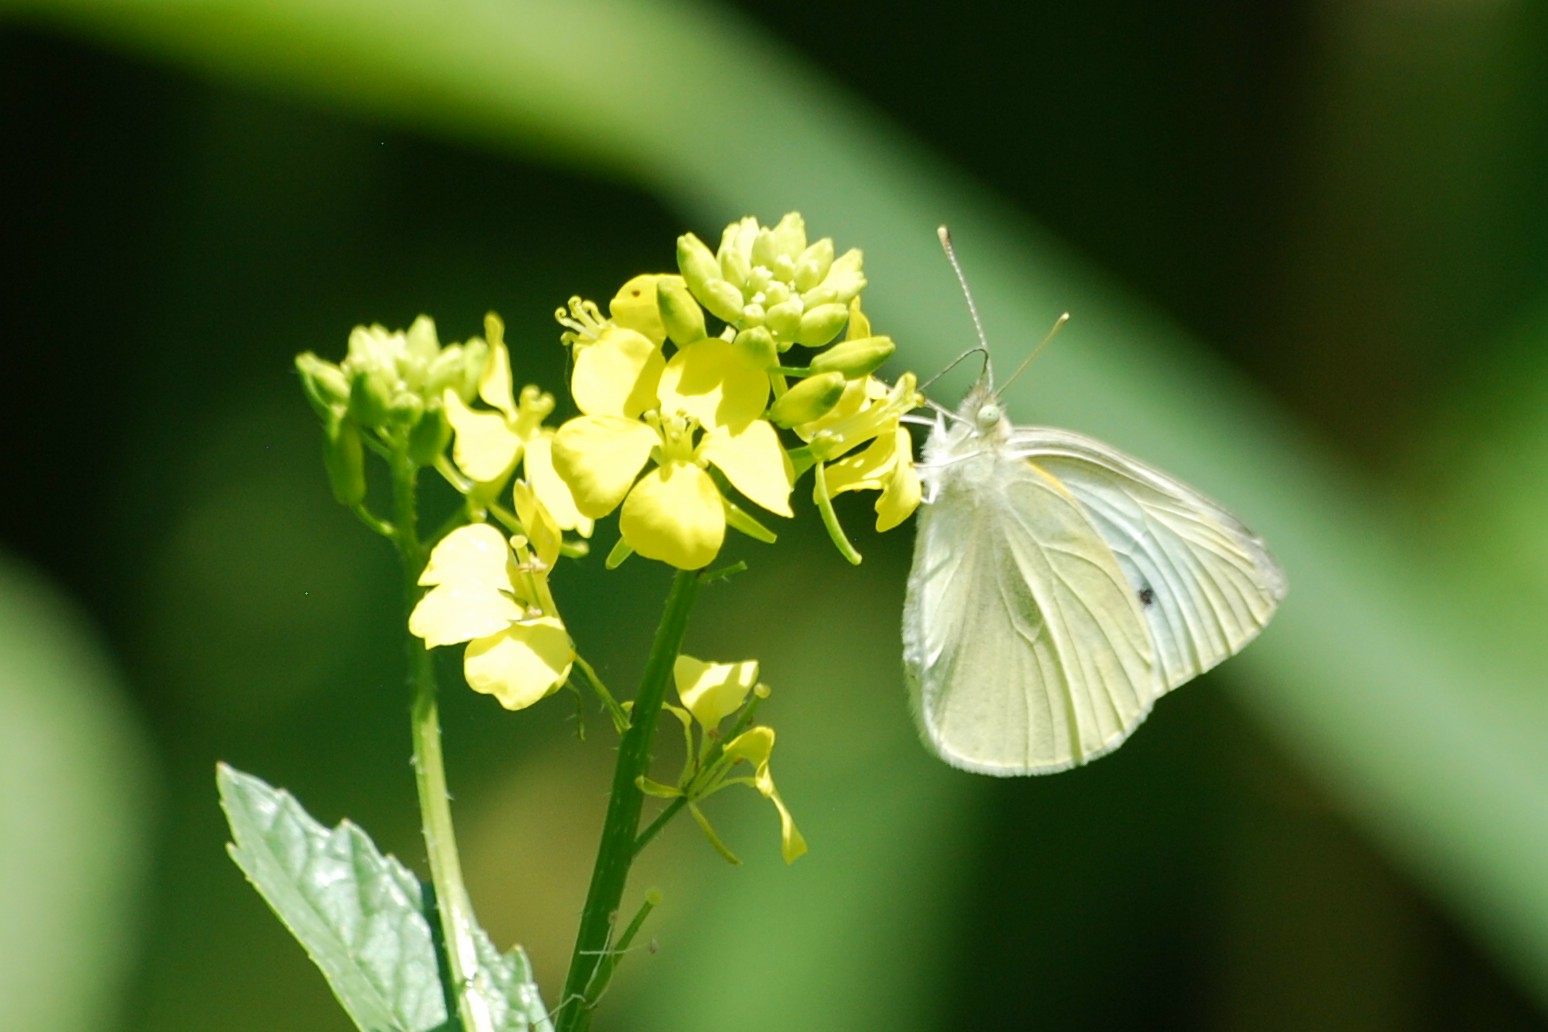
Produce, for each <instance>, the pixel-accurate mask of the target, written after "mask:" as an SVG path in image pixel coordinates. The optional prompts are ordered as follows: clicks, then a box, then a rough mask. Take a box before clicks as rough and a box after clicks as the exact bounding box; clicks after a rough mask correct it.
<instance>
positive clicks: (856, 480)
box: [826, 431, 907, 495]
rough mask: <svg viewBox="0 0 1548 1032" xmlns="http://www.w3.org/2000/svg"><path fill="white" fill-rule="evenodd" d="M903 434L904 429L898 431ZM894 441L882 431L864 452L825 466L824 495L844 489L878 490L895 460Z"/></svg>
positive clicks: (896, 452) (895, 437)
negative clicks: (825, 481) (826, 486)
mask: <svg viewBox="0 0 1548 1032" xmlns="http://www.w3.org/2000/svg"><path fill="white" fill-rule="evenodd" d="M902 433H903V434H904V435H905V436H907V431H902ZM897 458H898V441H897V436H896V435H895V434H883V435H882V436H880V437H878V438H876V439H875V440H873V441H872V442H871V443H870V444H869V445H868V446H867V447H866V448H865V450H864V451H861V452H857V453H856V454H854V455H849V456H846V457H845V458H843V459H840V460H839V461H837V462H833V463H830V464H829V465H828V469H827V473H826V479H827V482H828V494H829V495H839V494H843V493H844V492H845V491H879V490H881V489H882V486H883V478H884V477H885V476H886V475H887V474H888V473H890V472H891V471H892V467H893V466H894V465H895V464H896V463H897Z"/></svg>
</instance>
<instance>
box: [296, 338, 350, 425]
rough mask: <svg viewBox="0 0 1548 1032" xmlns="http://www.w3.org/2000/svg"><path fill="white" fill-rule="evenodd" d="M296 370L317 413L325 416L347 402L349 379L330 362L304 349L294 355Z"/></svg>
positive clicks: (335, 411) (334, 412) (336, 411)
mask: <svg viewBox="0 0 1548 1032" xmlns="http://www.w3.org/2000/svg"><path fill="white" fill-rule="evenodd" d="M296 371H297V372H298V373H300V374H301V386H302V387H303V388H305V390H306V396H307V398H308V399H309V400H310V401H311V402H312V407H313V408H315V409H317V414H318V415H320V416H323V417H324V418H327V417H329V416H332V415H334V414H336V413H338V412H340V411H342V410H343V409H344V407H345V406H346V405H348V404H349V381H348V380H346V379H345V378H344V373H343V372H342V371H341V370H340V369H339V367H338V366H336V365H334V364H333V363H332V362H325V361H323V360H322V359H320V358H318V357H317V356H316V355H314V354H313V353H312V352H310V351H306V352H303V353H302V354H299V355H297V356H296Z"/></svg>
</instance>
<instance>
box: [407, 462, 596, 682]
mask: <svg viewBox="0 0 1548 1032" xmlns="http://www.w3.org/2000/svg"><path fill="white" fill-rule="evenodd" d="M517 503H518V508H527V510H528V512H527V513H526V515H525V517H524V520H525V521H526V522H528V524H529V525H530V526H532V527H534V528H540V527H541V528H545V529H542V530H538V533H537V537H538V538H543V537H547V538H548V540H546V541H539V543H538V545H537V548H536V550H535V549H534V547H533V545H532V542H530V541H529V540H528V539H527V538H524V537H518V538H515V539H512V540H511V541H510V542H508V541H507V540H506V538H505V535H503V534H502V533H500V531H498V530H496V529H495V528H494V527H492V526H490V525H488V524H487V523H475V524H471V525H469V526H465V527H459V528H457V529H456V530H454V531H452V532H451V533H450V534H448V535H446V537H444V538H442V539H441V541H440V542H439V543H438V544H437V545H436V546H435V548H434V549H433V550H432V551H431V553H430V561H429V562H428V563H427V564H426V565H425V569H424V572H423V573H422V574H421V575H420V578H419V583H420V584H422V585H425V586H429V587H430V588H431V590H430V591H429V592H428V593H427V594H426V595H425V597H424V598H422V599H420V601H419V604H418V605H417V606H415V607H414V611H413V612H412V613H410V614H409V632H410V633H411V634H413V635H415V636H416V637H419V638H422V639H424V642H425V648H431V649H433V648H437V647H439V646H441V645H453V644H457V643H458V642H467V643H468V647H467V651H466V652H465V653H464V654H463V672H464V674H465V676H466V677H467V681H468V685H469V687H471V688H472V689H473V690H474V691H477V692H483V693H485V694H487V695H493V696H494V697H495V698H496V699H497V700H498V701H499V703H500V705H502V706H504V707H505V708H506V709H509V710H519V709H524V708H526V707H527V706H530V705H532V704H533V703H534V702H537V701H538V700H540V699H543V698H545V697H547V696H548V695H551V694H553V693H554V692H556V691H558V690H559V687H560V686H561V685H563V684H564V683H565V681H566V679H568V677H569V676H570V666H571V664H572V663H573V662H574V659H575V649H574V646H573V645H572V644H571V642H570V635H569V632H567V631H566V630H565V628H564V624H563V623H562V622H561V621H560V619H559V616H558V613H557V611H556V610H555V609H554V606H553V599H552V596H551V595H550V594H549V592H548V583H547V576H548V567H549V565H550V564H551V562H552V557H553V556H556V555H557V554H558V546H557V534H558V530H557V527H554V526H553V524H552V523H551V522H549V523H546V524H545V523H544V521H543V518H542V516H541V515H539V514H538V512H537V511H536V510H535V509H534V508H533V507H534V506H537V504H538V503H537V502H536V500H535V498H534V497H533V496H532V494H531V493H530V491H527V492H518V496H517ZM550 520H551V517H550ZM550 542H553V543H552V544H550ZM513 549H514V551H513ZM538 551H546V552H549V553H550V554H549V558H547V559H546V560H545V558H543V557H542V556H540V555H539V554H537V552H538Z"/></svg>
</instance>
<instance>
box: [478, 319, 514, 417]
mask: <svg viewBox="0 0 1548 1032" xmlns="http://www.w3.org/2000/svg"><path fill="white" fill-rule="evenodd" d="M485 321H486V322H488V320H485ZM489 329H490V330H495V329H500V330H501V334H502V336H503V333H504V330H503V324H500V323H499V321H498V320H495V322H494V323H492V324H490V325H489ZM502 336H496V335H495V334H493V333H491V334H490V337H489V364H488V365H486V366H484V375H483V376H481V377H479V379H478V396H479V397H480V398H483V399H484V403H485V404H487V405H490V406H492V407H493V408H497V409H499V410H500V411H501V412H502V413H504V414H505V416H506V417H507V418H509V419H515V418H516V396H515V394H513V393H512V391H511V353H510V351H508V350H507V349H506V347H505V341H504V340H503V339H502Z"/></svg>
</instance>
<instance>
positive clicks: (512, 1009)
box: [216, 764, 551, 1032]
mask: <svg viewBox="0 0 1548 1032" xmlns="http://www.w3.org/2000/svg"><path fill="white" fill-rule="evenodd" d="M216 783H217V784H218V785H219V788H220V800H221V806H222V807H223V808H224V809H225V811H226V819H227V820H228V821H229V822H230V824H231V834H232V837H233V838H234V839H235V840H236V841H235V843H234V844H232V845H231V846H230V847H229V849H230V852H231V858H232V859H233V860H235V861H236V864H237V866H238V867H240V868H241V869H242V872H243V873H244V874H246V875H247V879H248V881H250V882H252V883H253V887H254V888H256V889H257V890H258V892H259V894H260V895H262V896H263V898H264V899H265V900H267V901H268V904H269V906H271V907H272V908H273V909H274V912H275V914H277V915H278V916H279V919H280V921H281V922H283V923H284V925H285V927H287V928H289V929H290V932H291V934H292V935H294V936H295V937H296V939H297V941H299V942H300V943H301V945H302V947H303V948H305V950H306V952H307V954H308V955H309V956H310V957H311V958H312V960H313V962H314V963H316V965H317V966H318V967H319V968H321V969H322V972H323V975H324V976H325V977H326V978H327V979H328V984H329V985H330V986H331V987H332V989H333V992H334V995H335V996H337V997H338V999H339V1003H340V1004H342V1005H343V1007H344V1009H345V1011H347V1012H348V1013H349V1016H350V1017H351V1018H352V1019H353V1020H354V1022H355V1024H356V1025H357V1026H358V1027H359V1028H361V1029H365V1030H370V1032H386V1030H403V1032H430V1030H435V1029H445V1028H450V1027H451V1026H450V1025H449V1023H448V1021H447V1016H446V1003H445V998H444V996H443V993H442V988H441V979H440V972H439V969H438V967H437V964H436V946H435V942H434V939H433V938H432V935H431V925H430V922H429V920H428V919H427V918H426V915H425V906H424V904H423V903H422V900H423V887H422V886H421V884H420V881H419V879H418V878H417V877H415V876H414V874H413V873H412V872H411V871H409V870H408V869H407V868H406V867H404V866H403V865H402V864H400V863H399V862H398V861H397V860H395V859H393V858H392V857H390V856H383V855H382V854H381V853H380V852H379V851H378V850H377V848H376V846H375V845H374V844H373V843H372V842H371V839H370V837H369V836H367V835H366V833H365V832H363V831H361V830H360V829H359V828H358V827H356V826H355V825H353V824H351V823H350V822H349V821H343V822H341V823H340V824H339V826H338V827H336V828H333V829H331V830H330V829H328V828H325V827H323V826H322V825H321V824H318V823H317V822H316V821H314V820H312V818H311V817H309V816H308V815H307V813H306V811H305V810H303V809H302V808H301V805H300V804H299V803H297V802H296V800H295V798H294V797H292V796H291V795H290V793H288V792H285V791H283V790H281V789H276V788H272V787H270V786H269V785H267V784H265V783H264V782H263V781H262V780H261V779H259V778H256V777H253V776H252V775H251V774H244V773H242V772H241V771H238V770H235V769H233V768H231V767H228V766H226V765H225V764H220V765H219V766H218V767H217V769H216ZM475 945H476V947H477V950H478V958H479V968H480V982H481V983H482V986H483V988H484V992H485V996H486V998H487V1000H488V1002H489V1009H490V1013H491V1014H492V1016H493V1018H494V1022H495V1025H494V1027H495V1028H496V1029H498V1030H500V1032H527V1030H529V1029H535V1030H539V1032H547V1030H548V1029H549V1028H550V1027H551V1026H550V1025H549V1022H548V1018H547V1010H546V1008H545V1007H544V1006H543V1002H542V1000H541V998H540V997H539V994H538V988H537V985H536V984H535V983H534V982H533V980H532V969H531V966H530V965H529V964H528V962H527V958H526V955H525V954H524V953H523V952H522V951H521V949H520V947H516V948H513V949H512V950H511V951H509V952H508V953H505V954H503V955H502V954H500V953H499V951H497V950H496V949H495V947H494V945H493V943H491V942H490V941H489V938H488V936H486V935H484V934H483V932H482V931H480V932H478V933H477V937H476V940H475Z"/></svg>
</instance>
